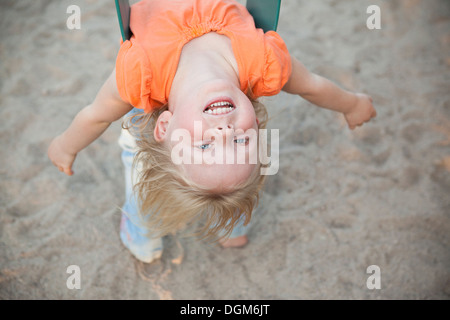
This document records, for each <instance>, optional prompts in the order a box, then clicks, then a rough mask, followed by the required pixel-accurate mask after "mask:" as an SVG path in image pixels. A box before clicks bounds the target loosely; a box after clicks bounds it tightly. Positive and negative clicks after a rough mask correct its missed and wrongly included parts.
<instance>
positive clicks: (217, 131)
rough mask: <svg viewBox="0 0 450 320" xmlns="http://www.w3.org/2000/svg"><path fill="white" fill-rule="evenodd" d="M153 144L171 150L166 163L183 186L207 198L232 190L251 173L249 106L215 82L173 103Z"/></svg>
mask: <svg viewBox="0 0 450 320" xmlns="http://www.w3.org/2000/svg"><path fill="white" fill-rule="evenodd" d="M155 138H156V139H157V140H159V141H161V142H164V143H165V144H167V145H168V146H169V147H170V148H171V150H172V161H174V162H175V163H177V164H181V166H182V169H183V171H184V173H185V174H186V176H187V178H188V179H189V180H191V181H193V182H195V183H196V184H198V185H200V186H202V187H204V188H206V189H208V190H210V191H211V192H218V193H220V192H229V191H232V190H234V187H235V186H236V185H238V184H240V183H243V182H244V181H245V180H246V179H248V178H249V176H250V175H251V173H252V172H253V170H255V169H256V168H257V165H256V161H254V159H256V155H257V149H258V148H257V145H258V120H257V118H256V114H255V110H254V108H253V105H252V103H251V101H250V100H249V99H248V97H247V96H246V95H245V94H244V93H243V92H242V91H241V90H240V89H239V88H237V87H236V86H229V85H227V84H225V83H221V82H220V81H218V82H217V83H209V84H208V85H206V87H205V88H202V89H200V91H197V92H196V93H194V94H190V93H187V92H186V95H184V96H183V98H182V99H176V97H175V98H173V99H172V101H170V104H169V111H166V112H164V113H163V114H161V116H160V117H159V118H158V122H157V126H156V129H155ZM183 156H184V158H183Z"/></svg>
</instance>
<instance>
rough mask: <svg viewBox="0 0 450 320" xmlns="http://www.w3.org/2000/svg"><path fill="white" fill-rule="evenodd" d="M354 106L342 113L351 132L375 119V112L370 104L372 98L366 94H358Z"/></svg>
mask: <svg viewBox="0 0 450 320" xmlns="http://www.w3.org/2000/svg"><path fill="white" fill-rule="evenodd" d="M356 96H357V99H358V100H357V102H356V104H355V106H354V107H353V108H352V109H351V110H350V111H348V112H346V113H344V117H345V120H346V121H347V124H348V127H349V128H350V129H351V130H353V129H355V128H356V127H360V126H362V125H363V124H364V123H365V122H368V121H370V119H372V118H375V117H376V115H377V112H376V111H375V108H374V107H373V104H372V98H371V97H370V96H368V95H366V94H362V93H358V94H356Z"/></svg>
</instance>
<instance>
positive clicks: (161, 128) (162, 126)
mask: <svg viewBox="0 0 450 320" xmlns="http://www.w3.org/2000/svg"><path fill="white" fill-rule="evenodd" d="M171 118H172V112H170V111H167V110H166V111H164V112H163V113H161V114H160V115H159V117H158V120H156V126H155V130H154V131H153V135H154V137H155V140H156V141H157V142H163V141H164V139H165V138H166V133H167V128H168V126H169V122H170V119H171Z"/></svg>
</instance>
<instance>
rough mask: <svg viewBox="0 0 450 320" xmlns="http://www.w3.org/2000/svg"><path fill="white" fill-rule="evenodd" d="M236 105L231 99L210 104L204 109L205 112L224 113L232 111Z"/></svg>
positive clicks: (212, 113)
mask: <svg viewBox="0 0 450 320" xmlns="http://www.w3.org/2000/svg"><path fill="white" fill-rule="evenodd" d="M235 108H236V107H235V106H234V105H233V104H232V103H231V102H229V101H218V102H214V103H212V104H210V105H209V106H207V107H206V108H205V110H203V113H207V114H211V115H223V114H227V113H230V112H231V111H233V110H234V109H235Z"/></svg>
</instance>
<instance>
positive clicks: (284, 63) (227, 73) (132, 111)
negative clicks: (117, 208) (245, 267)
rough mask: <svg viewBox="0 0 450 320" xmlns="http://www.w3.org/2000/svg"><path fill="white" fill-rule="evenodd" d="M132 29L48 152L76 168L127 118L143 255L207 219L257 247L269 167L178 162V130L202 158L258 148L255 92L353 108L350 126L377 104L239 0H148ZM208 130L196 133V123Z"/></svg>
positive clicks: (132, 213)
mask: <svg viewBox="0 0 450 320" xmlns="http://www.w3.org/2000/svg"><path fill="white" fill-rule="evenodd" d="M130 27H131V31H132V33H133V36H132V37H131V39H130V40H127V41H125V42H123V43H122V44H121V46H120V49H119V52H118V55H117V60H116V65H115V68H114V70H113V71H112V73H111V75H110V76H109V77H108V79H106V81H105V83H104V84H103V86H102V87H101V89H100V90H99V92H98V94H97V96H96V97H95V99H94V100H93V102H92V103H91V104H89V105H88V106H86V107H85V108H83V109H82V110H81V111H80V112H79V113H78V114H77V116H76V117H75V118H74V120H73V122H72V123H71V124H70V126H69V127H68V128H67V129H66V130H65V131H64V132H63V133H62V134H61V135H59V136H57V137H56V138H55V139H54V140H53V141H52V143H51V145H50V146H49V149H48V156H49V158H50V159H51V161H52V163H53V164H54V165H55V166H56V167H57V168H58V169H59V170H60V171H62V172H64V173H65V174H67V175H69V176H70V175H72V174H73V171H72V166H73V162H74V160H75V158H76V156H77V154H78V153H79V152H80V151H81V150H82V149H84V148H85V147H87V146H88V145H89V144H90V143H92V142H93V141H95V140H96V139H97V138H98V137H99V136H100V135H101V134H102V133H103V132H104V131H105V130H106V129H107V128H108V126H109V125H110V124H111V123H112V122H114V121H117V120H119V119H122V118H123V117H124V116H125V117H124V128H123V129H122V133H121V136H120V139H119V144H120V146H121V147H122V149H123V152H122V160H123V163H124V166H125V179H126V199H125V204H124V206H123V208H122V209H123V210H122V211H123V212H122V218H121V226H120V237H121V240H122V242H123V244H124V245H125V246H126V247H127V248H128V249H129V250H130V251H131V253H132V254H133V255H134V256H135V257H136V258H137V259H139V260H141V261H144V262H147V263H149V262H151V261H153V260H155V259H157V258H159V257H160V256H161V253H162V250H163V248H162V241H161V237H163V236H164V235H166V234H169V233H173V232H175V231H177V230H179V229H182V228H184V227H185V226H186V225H188V224H190V223H193V222H194V221H196V220H198V219H199V218H201V217H202V218H205V219H206V223H205V225H204V228H203V229H202V231H201V232H202V233H203V234H204V235H206V236H208V237H209V236H211V237H217V238H219V239H220V243H221V245H222V246H224V247H240V246H243V245H245V244H246V243H247V241H248V239H247V236H246V231H247V228H248V223H249V221H250V218H251V215H252V211H253V209H254V208H255V206H256V203H257V200H258V194H259V191H260V189H261V188H262V186H263V183H264V178H265V177H264V175H262V174H261V171H260V169H261V163H259V162H256V163H253V162H250V161H243V163H242V162H241V163H239V162H238V163H237V162H236V161H231V162H225V163H207V162H205V161H193V163H192V162H182V163H175V162H174V161H173V153H172V152H171V151H172V150H173V148H174V146H175V144H176V142H177V140H176V139H174V136H175V135H177V134H178V133H179V132H180V130H183V132H187V133H189V135H190V140H189V143H186V145H185V146H184V148H185V149H183V150H184V151H186V152H187V151H189V154H190V155H191V156H192V158H193V159H194V160H195V159H203V158H204V157H205V155H206V156H207V155H217V154H227V153H228V154H230V153H233V152H234V151H236V150H238V149H239V150H243V151H242V152H243V157H244V159H247V160H248V159H249V158H250V155H251V153H252V152H255V150H254V148H252V145H254V142H255V141H254V140H257V137H255V136H251V137H249V136H248V135H246V134H245V133H246V132H249V130H253V131H256V132H257V131H258V130H261V129H263V128H265V126H266V123H267V113H266V110H265V108H264V106H263V105H261V104H260V103H258V101H257V99H258V98H259V97H263V96H272V95H276V94H278V93H279V92H280V91H282V90H283V91H284V92H287V93H290V94H294V95H299V96H301V97H302V98H304V99H306V100H307V101H309V102H311V103H313V104H315V105H317V106H319V107H322V108H326V109H329V110H333V111H336V112H340V113H342V114H343V116H344V118H345V120H346V121H347V124H348V126H349V128H350V129H354V128H355V127H357V126H360V125H362V124H363V123H365V122H367V121H369V120H370V119H371V118H373V117H375V116H376V111H375V109H374V107H373V105H372V99H371V98H370V97H369V96H367V95H365V94H362V93H352V92H349V91H346V90H343V89H341V88H340V87H338V86H337V85H335V84H334V83H332V82H331V81H329V80H327V79H325V78H324V77H321V76H319V75H316V74H314V73H312V72H310V71H308V69H307V68H306V67H305V66H304V65H303V64H302V63H301V62H300V61H299V60H297V59H296V58H295V57H292V56H291V55H290V54H289V52H288V50H287V47H286V45H285V43H284V41H283V40H282V38H281V37H280V36H279V35H278V34H277V33H276V32H274V31H268V32H266V33H264V32H263V31H262V30H261V29H257V28H256V27H255V25H254V21H253V18H252V16H251V15H250V14H249V13H248V11H247V10H246V8H245V7H244V6H242V5H240V4H239V3H237V2H235V1H234V0H175V1H163V0H143V1H141V2H139V3H137V4H135V5H133V6H132V8H131V14H130ZM199 124H200V125H201V129H200V130H199V129H198V125H199Z"/></svg>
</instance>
